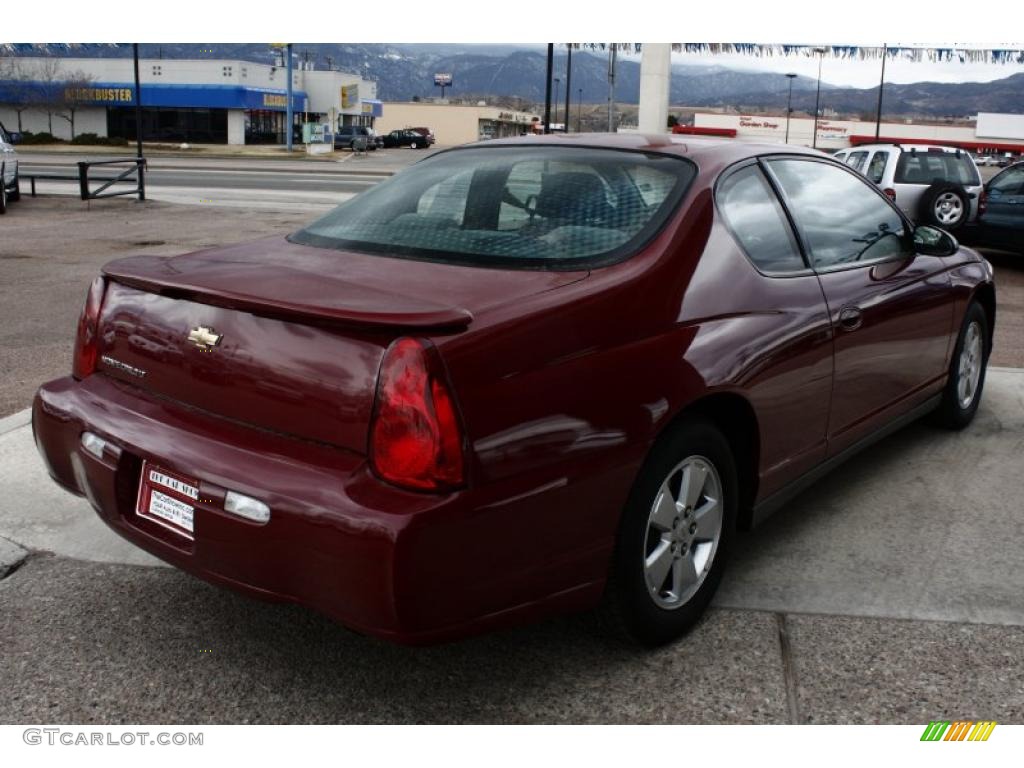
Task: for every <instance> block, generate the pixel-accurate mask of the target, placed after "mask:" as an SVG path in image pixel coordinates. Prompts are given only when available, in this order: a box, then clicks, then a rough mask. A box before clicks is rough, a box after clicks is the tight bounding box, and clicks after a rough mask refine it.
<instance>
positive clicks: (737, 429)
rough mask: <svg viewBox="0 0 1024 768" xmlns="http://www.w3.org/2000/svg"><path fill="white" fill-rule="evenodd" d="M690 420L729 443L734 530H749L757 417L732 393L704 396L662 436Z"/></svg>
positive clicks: (755, 479)
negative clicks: (736, 495) (736, 492)
mask: <svg viewBox="0 0 1024 768" xmlns="http://www.w3.org/2000/svg"><path fill="white" fill-rule="evenodd" d="M694 416H699V417H704V418H706V419H707V420H708V421H710V422H711V423H712V424H714V425H715V426H716V427H717V428H718V429H719V430H720V431H721V432H722V434H723V435H724V436H725V439H726V440H727V441H728V442H729V447H730V449H731V450H732V453H733V457H734V458H735V460H736V477H737V479H738V480H739V486H740V499H739V509H738V514H737V518H736V524H737V527H739V528H741V529H744V530H746V529H749V528H750V527H751V523H752V518H753V507H754V499H756V498H757V486H758V463H759V461H760V450H761V433H760V431H759V428H758V423H757V415H756V414H755V413H754V408H753V406H751V405H750V403H749V402H748V401H747V400H746V398H744V397H742V396H740V395H736V394H732V393H718V394H713V395H708V396H707V397H704V398H701V399H700V400H697V401H696V402H693V403H691V404H690V405H688V406H686V407H685V408H684V409H683V410H681V411H680V412H679V413H678V414H676V416H675V418H673V419H672V421H671V422H670V423H669V424H668V425H666V427H665V429H664V430H663V431H662V434H664V433H666V432H668V431H669V430H670V429H672V427H674V426H675V425H676V424H678V423H680V422H682V421H685V420H686V419H687V418H692V417H694Z"/></svg>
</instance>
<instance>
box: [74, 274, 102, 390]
mask: <svg viewBox="0 0 1024 768" xmlns="http://www.w3.org/2000/svg"><path fill="white" fill-rule="evenodd" d="M106 289H107V281H106V280H104V279H103V278H102V277H97V278H96V279H95V280H93V281H92V285H90V286H89V293H88V295H87V296H86V297H85V306H84V307H83V308H82V314H81V315H79V317H78V332H77V333H76V335H75V353H74V357H73V358H72V361H71V375H72V376H74V377H75V378H76V379H84V378H85V377H86V376H89V375H90V374H92V373H93V372H94V371H95V370H96V357H97V354H98V349H99V324H100V308H101V307H102V306H103V294H104V292H105V291H106Z"/></svg>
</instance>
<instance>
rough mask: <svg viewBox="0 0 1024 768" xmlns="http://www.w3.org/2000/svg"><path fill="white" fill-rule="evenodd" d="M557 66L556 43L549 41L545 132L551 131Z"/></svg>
mask: <svg viewBox="0 0 1024 768" xmlns="http://www.w3.org/2000/svg"><path fill="white" fill-rule="evenodd" d="M554 68H555V44H554V43H548V68H547V74H546V76H545V77H544V133H551V73H552V71H553V70H554Z"/></svg>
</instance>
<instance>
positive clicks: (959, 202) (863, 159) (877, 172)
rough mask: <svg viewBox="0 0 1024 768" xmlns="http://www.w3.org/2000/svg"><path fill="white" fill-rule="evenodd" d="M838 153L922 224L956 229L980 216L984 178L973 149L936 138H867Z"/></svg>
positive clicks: (839, 158) (838, 157)
mask: <svg viewBox="0 0 1024 768" xmlns="http://www.w3.org/2000/svg"><path fill="white" fill-rule="evenodd" d="M835 158H836V159H837V160H840V161H842V162H844V163H846V164H847V165H849V166H850V167H851V168H853V169H854V170H856V171H859V172H860V173H862V174H864V175H865V176H867V178H868V179H869V180H870V181H873V182H874V183H875V184H877V185H878V186H880V187H881V188H882V191H883V192H884V193H885V194H886V195H888V196H889V198H890V199H892V200H893V202H895V203H896V205H898V206H899V207H900V208H901V209H902V210H903V212H904V213H906V214H907V215H908V216H909V217H910V218H911V219H913V220H914V221H915V222H917V223H920V224H932V225H935V226H939V227H942V228H943V229H948V230H951V231H952V230H956V229H959V228H960V227H962V226H963V225H964V224H967V223H968V222H974V221H976V220H977V218H978V202H979V200H980V199H981V194H982V184H981V176H980V174H979V173H978V167H977V166H976V165H975V163H974V158H973V157H972V156H971V154H970V153H969V152H965V151H964V150H962V149H956V148H954V147H938V146H934V145H931V144H865V145H863V146H859V147H853V148H852V149H843V150H840V151H839V152H836V154H835Z"/></svg>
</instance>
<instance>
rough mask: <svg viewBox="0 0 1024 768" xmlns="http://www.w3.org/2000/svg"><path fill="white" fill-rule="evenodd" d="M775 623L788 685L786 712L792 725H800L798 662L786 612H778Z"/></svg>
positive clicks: (783, 675)
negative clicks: (791, 642)
mask: <svg viewBox="0 0 1024 768" xmlns="http://www.w3.org/2000/svg"><path fill="white" fill-rule="evenodd" d="M775 623H776V626H777V627H778V630H779V654H780V655H781V657H782V677H783V680H784V681H785V685H786V712H787V714H788V716H789V722H790V724H791V725H800V724H802V723H803V720H802V719H801V716H800V700H799V698H798V697H797V676H796V664H795V663H794V662H793V649H792V647H791V646H790V643H789V632H788V631H787V628H786V614H784V613H776V614H775Z"/></svg>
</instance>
